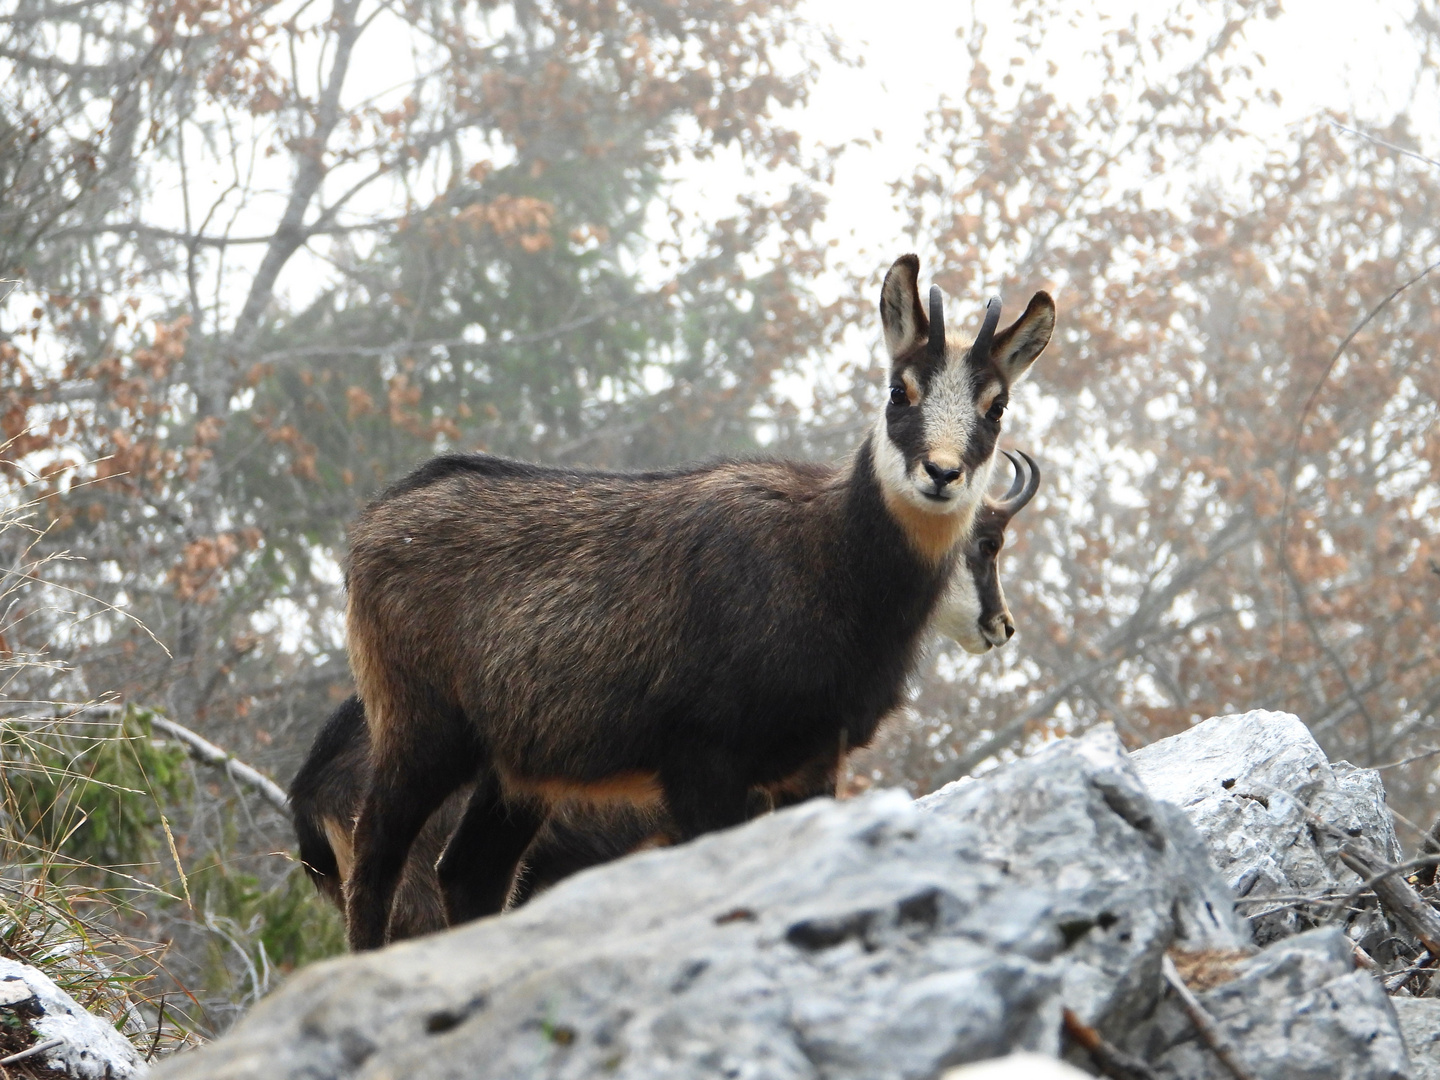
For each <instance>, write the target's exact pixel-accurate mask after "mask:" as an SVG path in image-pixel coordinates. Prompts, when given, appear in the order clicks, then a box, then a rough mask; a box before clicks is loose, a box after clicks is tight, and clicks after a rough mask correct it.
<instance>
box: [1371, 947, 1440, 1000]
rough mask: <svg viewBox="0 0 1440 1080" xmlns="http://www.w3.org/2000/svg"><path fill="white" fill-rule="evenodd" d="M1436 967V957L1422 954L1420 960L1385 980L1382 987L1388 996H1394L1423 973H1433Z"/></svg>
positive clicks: (1425, 953)
mask: <svg viewBox="0 0 1440 1080" xmlns="http://www.w3.org/2000/svg"><path fill="white" fill-rule="evenodd" d="M1434 967H1435V957H1433V956H1431V955H1430V953H1429V952H1422V953H1421V954H1420V958H1419V959H1418V960H1416V961H1415V963H1413V964H1411V965H1410V966H1409V967H1407V968H1402V969H1401V970H1399V971H1397V972H1395V973H1394V974H1393V975H1391V976H1390V977H1389V978H1388V979H1385V980H1384V981H1383V983H1382V984H1381V985H1383V986H1384V987H1385V992H1386V993H1387V994H1393V993H1395V992H1396V991H1398V990H1399V989H1400V988H1401V987H1403V986H1404V985H1405V984H1406V983H1407V982H1409V981H1410V980H1411V979H1413V978H1414V977H1415V976H1416V975H1419V974H1420V973H1421V972H1422V971H1431V970H1433V969H1434Z"/></svg>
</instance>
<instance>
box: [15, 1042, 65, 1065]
mask: <svg viewBox="0 0 1440 1080" xmlns="http://www.w3.org/2000/svg"><path fill="white" fill-rule="evenodd" d="M64 1045H65V1040H64V1039H46V1040H45V1041H44V1042H41V1043H36V1044H35V1045H34V1046H31V1047H28V1048H27V1049H25V1050H21V1051H20V1052H19V1053H18V1054H11V1055H10V1056H9V1057H3V1058H0V1065H14V1064H15V1063H16V1062H17V1061H24V1060H26V1059H27V1058H32V1057H35V1056H36V1055H37V1054H43V1053H44V1052H45V1051H46V1050H54V1049H55V1048H56V1047H57V1046H64Z"/></svg>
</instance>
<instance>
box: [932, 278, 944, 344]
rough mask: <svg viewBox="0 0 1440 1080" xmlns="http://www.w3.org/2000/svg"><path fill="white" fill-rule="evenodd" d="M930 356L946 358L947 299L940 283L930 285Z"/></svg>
mask: <svg viewBox="0 0 1440 1080" xmlns="http://www.w3.org/2000/svg"><path fill="white" fill-rule="evenodd" d="M930 356H931V358H932V359H934V360H943V359H945V299H944V297H943V296H942V295H941V293H940V286H939V285H931V286H930Z"/></svg>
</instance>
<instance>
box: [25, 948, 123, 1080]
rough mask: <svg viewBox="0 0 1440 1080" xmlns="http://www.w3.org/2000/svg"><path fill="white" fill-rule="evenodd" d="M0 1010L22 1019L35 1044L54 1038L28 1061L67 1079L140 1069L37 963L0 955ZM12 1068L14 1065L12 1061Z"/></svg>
mask: <svg viewBox="0 0 1440 1080" xmlns="http://www.w3.org/2000/svg"><path fill="white" fill-rule="evenodd" d="M0 1015H5V1016H9V1017H13V1018H15V1019H16V1020H17V1021H20V1022H23V1023H28V1024H29V1025H30V1028H31V1030H32V1031H33V1032H34V1035H35V1044H36V1045H40V1044H43V1043H50V1042H55V1043H57V1045H55V1046H53V1047H51V1048H50V1049H47V1050H43V1051H41V1052H40V1053H39V1054H38V1055H36V1056H35V1057H34V1058H31V1059H29V1061H30V1063H31V1064H35V1065H41V1066H43V1067H46V1068H48V1069H52V1070H54V1071H55V1072H56V1073H58V1074H59V1075H61V1076H67V1077H71V1078H73V1080H129V1078H130V1077H138V1076H140V1075H141V1074H142V1073H143V1072H144V1071H145V1066H144V1064H143V1063H142V1062H141V1060H140V1055H139V1054H137V1053H136V1052H135V1048H134V1047H133V1046H131V1045H130V1043H129V1042H128V1041H127V1040H126V1039H125V1037H124V1036H122V1035H121V1034H120V1033H119V1032H118V1031H116V1030H115V1029H114V1028H113V1027H111V1026H110V1025H109V1024H107V1023H105V1021H103V1020H101V1019H100V1018H99V1017H97V1016H94V1015H93V1014H91V1013H90V1012H88V1011H86V1010H85V1008H84V1007H83V1006H81V1005H80V1004H79V1002H77V1001H76V1000H75V999H74V998H72V997H71V996H70V995H69V994H67V993H65V991H64V990H61V989H60V988H59V987H58V986H56V985H55V982H54V980H52V979H51V978H50V976H48V975H46V974H45V973H44V972H43V971H41V970H40V969H39V968H34V967H31V966H30V965H29V964H22V963H19V962H18V961H15V960H10V959H7V958H4V957H0ZM16 1068H19V1066H18V1065H17V1066H16Z"/></svg>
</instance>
